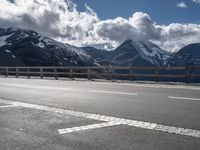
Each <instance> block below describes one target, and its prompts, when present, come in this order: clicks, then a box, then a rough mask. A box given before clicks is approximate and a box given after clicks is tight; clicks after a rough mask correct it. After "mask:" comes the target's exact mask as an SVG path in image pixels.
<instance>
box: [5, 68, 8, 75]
mask: <svg viewBox="0 0 200 150" xmlns="http://www.w3.org/2000/svg"><path fill="white" fill-rule="evenodd" d="M5 76H6V77H7V76H8V68H7V67H6V75H5Z"/></svg>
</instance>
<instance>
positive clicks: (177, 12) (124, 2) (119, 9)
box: [73, 0, 200, 24]
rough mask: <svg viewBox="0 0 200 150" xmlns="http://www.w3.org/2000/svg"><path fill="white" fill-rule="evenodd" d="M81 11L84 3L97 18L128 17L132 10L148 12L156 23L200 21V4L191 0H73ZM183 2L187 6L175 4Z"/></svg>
mask: <svg viewBox="0 0 200 150" xmlns="http://www.w3.org/2000/svg"><path fill="white" fill-rule="evenodd" d="M73 1H74V2H75V3H77V5H78V9H79V10H80V11H83V10H84V9H85V8H84V5H85V3H86V4H87V5H89V6H90V7H91V8H92V9H93V10H94V11H95V12H97V14H98V16H99V18H101V19H110V18H115V17H118V16H121V17H124V18H129V17H130V16H131V15H132V14H133V13H134V12H137V11H142V12H146V13H148V14H149V15H150V16H151V18H152V19H153V20H155V21H156V22H157V23H158V24H170V23H200V4H196V3H194V2H193V0H185V1H182V0H73ZM180 2H185V4H186V5H187V8H180V7H177V6H176V5H177V4H178V3H180Z"/></svg>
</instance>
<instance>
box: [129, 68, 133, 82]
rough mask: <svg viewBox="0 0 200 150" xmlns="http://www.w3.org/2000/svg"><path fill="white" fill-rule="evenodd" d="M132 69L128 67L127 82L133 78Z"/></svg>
mask: <svg viewBox="0 0 200 150" xmlns="http://www.w3.org/2000/svg"><path fill="white" fill-rule="evenodd" d="M132 77H133V68H132V67H131V66H130V67H129V80H130V81H131V80H132V79H133V78H132Z"/></svg>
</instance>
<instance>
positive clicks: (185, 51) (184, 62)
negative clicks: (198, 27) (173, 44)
mask: <svg viewBox="0 0 200 150" xmlns="http://www.w3.org/2000/svg"><path fill="white" fill-rule="evenodd" d="M167 65H169V66H200V43H196V44H190V45H188V46H185V47H183V48H182V49H181V50H179V51H178V52H177V53H175V54H174V55H173V56H172V57H171V58H170V59H169V60H168V62H167Z"/></svg>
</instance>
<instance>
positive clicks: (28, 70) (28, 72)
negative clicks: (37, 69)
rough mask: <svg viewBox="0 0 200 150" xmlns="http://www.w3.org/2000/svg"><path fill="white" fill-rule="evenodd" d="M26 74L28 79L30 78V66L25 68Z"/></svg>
mask: <svg viewBox="0 0 200 150" xmlns="http://www.w3.org/2000/svg"><path fill="white" fill-rule="evenodd" d="M27 75H28V79H30V77H31V75H30V68H27Z"/></svg>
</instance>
